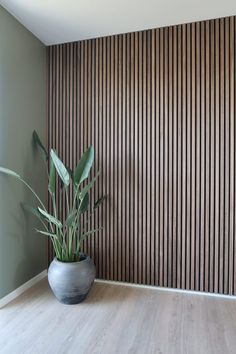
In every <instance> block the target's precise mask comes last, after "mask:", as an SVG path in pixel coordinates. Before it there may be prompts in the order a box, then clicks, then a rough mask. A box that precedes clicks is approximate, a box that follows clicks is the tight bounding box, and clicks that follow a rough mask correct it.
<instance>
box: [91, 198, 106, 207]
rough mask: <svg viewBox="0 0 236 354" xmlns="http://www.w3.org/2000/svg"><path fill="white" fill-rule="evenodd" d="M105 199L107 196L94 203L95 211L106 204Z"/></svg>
mask: <svg viewBox="0 0 236 354" xmlns="http://www.w3.org/2000/svg"><path fill="white" fill-rule="evenodd" d="M105 199H106V196H103V197H101V198H99V199H98V200H97V201H96V202H95V203H94V209H97V208H98V207H99V205H100V204H102V203H103V202H104V200H105Z"/></svg>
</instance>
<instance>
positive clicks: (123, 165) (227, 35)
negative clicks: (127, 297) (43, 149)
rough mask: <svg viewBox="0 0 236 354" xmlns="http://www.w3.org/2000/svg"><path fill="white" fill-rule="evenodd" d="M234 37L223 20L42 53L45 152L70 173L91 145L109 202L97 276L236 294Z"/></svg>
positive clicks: (230, 22) (88, 245) (97, 250)
mask: <svg viewBox="0 0 236 354" xmlns="http://www.w3.org/2000/svg"><path fill="white" fill-rule="evenodd" d="M235 38H236V37H235V17H230V18H224V19H217V20H212V21H205V22H198V23H192V24H186V25H180V26H173V27H167V28H160V29H155V30H150V31H143V32H136V33H129V34H124V35H117V36H112V37H106V38H99V39H92V40H87V41H81V42H75V43H69V44H63V45H57V46H52V47H49V48H48V78H49V80H48V128H49V132H48V141H49V147H54V148H55V149H56V150H57V151H58V153H59V155H60V156H61V157H62V158H63V159H64V161H65V162H66V163H67V164H68V165H69V166H70V167H71V168H74V167H75V165H76V163H77V162H78V160H79V158H80V156H81V154H82V152H83V151H84V150H85V149H86V147H88V146H89V145H90V144H93V145H94V147H95V151H96V159H95V165H94V171H95V170H100V171H101V173H102V176H101V177H100V179H99V181H98V183H97V185H96V188H95V192H94V194H93V195H92V196H91V198H92V199H93V200H94V199H95V198H96V197H98V196H100V195H101V194H107V195H108V200H107V202H106V203H105V204H104V206H103V207H102V208H101V209H100V211H99V212H98V214H97V215H96V216H95V217H94V219H93V220H92V224H97V223H98V222H100V223H102V224H103V226H104V230H103V231H102V232H100V233H99V234H98V235H96V236H95V237H94V238H91V239H89V240H88V241H87V242H85V245H84V249H85V251H86V252H88V253H89V254H90V255H91V256H92V257H93V258H94V260H95V263H96V265H97V275H98V277H99V278H104V279H112V280H118V281H120V280H122V281H127V282H135V283H142V284H152V285H160V286H168V287H173V288H181V289H192V290H201V291H210V292H216V293H224V294H236V277H235V266H236V259H235V258H236V253H235V168H236V161H235V159H236V153H235V134H236V125H235V104H236V98H235V93H236V90H235V83H236V80H235V69H236V67H235V66H236V63H235V58H236V56H235V48H236V47H235ZM94 171H93V173H94ZM63 205H64V204H63V200H62V201H61V202H60V208H61V210H63ZM63 213H64V211H63ZM50 254H51V256H52V252H50Z"/></svg>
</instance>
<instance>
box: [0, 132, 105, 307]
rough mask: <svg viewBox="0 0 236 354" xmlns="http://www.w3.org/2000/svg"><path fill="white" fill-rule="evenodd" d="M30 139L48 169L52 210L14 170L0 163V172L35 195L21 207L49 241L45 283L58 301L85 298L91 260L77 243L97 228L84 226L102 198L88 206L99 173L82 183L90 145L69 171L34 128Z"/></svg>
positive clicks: (90, 281)
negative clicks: (61, 202) (61, 203)
mask: <svg viewBox="0 0 236 354" xmlns="http://www.w3.org/2000/svg"><path fill="white" fill-rule="evenodd" d="M33 141H34V143H35V144H36V146H37V147H38V148H39V150H40V152H41V156H42V158H43V160H44V162H46V166H47V169H48V191H49V194H50V197H51V201H52V210H53V212H52V213H49V212H48V210H47V208H46V207H45V205H44V204H43V202H42V200H41V199H40V197H39V196H38V195H37V194H36V192H35V191H34V190H33V188H32V187H31V186H30V185H29V184H28V183H27V182H26V181H25V180H24V179H23V178H22V177H21V176H20V175H19V174H18V173H16V172H14V171H12V170H9V169H7V168H4V167H0V172H1V173H4V174H7V175H9V176H12V177H15V178H17V179H18V180H19V181H21V182H22V183H24V184H25V186H26V187H27V188H28V189H29V190H30V191H31V192H32V193H33V195H34V197H35V198H36V200H37V202H38V207H37V208H34V207H32V206H29V205H26V204H23V207H24V208H25V209H26V210H27V211H29V212H31V213H32V214H34V216H36V217H37V218H38V219H39V220H40V222H41V224H42V227H43V229H42V230H38V229H36V231H37V232H38V233H40V234H42V235H44V236H47V237H48V238H49V239H50V241H51V242H52V245H53V249H54V252H55V258H54V260H53V261H52V262H51V264H50V266H49V269H48V281H49V284H50V286H51V289H52V291H53V293H54V294H55V296H56V298H57V299H58V300H59V301H60V302H62V303H65V304H76V303H79V302H81V301H83V300H84V299H85V298H86V296H87V294H88V292H89V290H90V288H91V286H92V284H93V282H94V278H95V266H94V262H93V260H92V259H91V258H90V257H89V256H88V255H86V254H84V253H82V252H81V243H82V241H83V240H84V239H85V238H87V237H88V236H90V235H92V234H94V233H95V232H96V231H98V230H100V229H101V228H98V229H93V230H87V229H86V226H88V220H89V218H90V217H91V216H92V214H93V213H94V211H95V210H96V209H97V208H98V207H99V205H100V204H101V203H102V202H103V200H104V199H105V198H104V197H101V198H99V199H98V200H97V201H96V203H95V204H94V205H93V206H92V207H91V206H90V203H89V191H90V189H91V188H92V187H93V185H94V183H95V181H96V178H97V176H98V174H99V173H97V174H96V176H95V177H94V178H93V179H92V180H91V181H90V182H88V183H87V184H86V181H87V180H88V177H89V173H90V170H91V167H92V164H93V159H94V149H93V147H92V146H90V147H89V148H88V149H87V151H86V152H85V153H84V154H83V156H82V158H81V160H80V162H79V164H78V166H77V167H76V169H75V170H74V172H72V171H71V170H70V169H69V168H67V167H66V166H65V165H64V164H63V162H62V161H61V160H60V159H59V157H58V156H57V154H56V152H55V151H54V150H53V149H51V151H50V154H49V153H48V152H47V150H46V149H45V147H44V146H43V144H42V142H41V140H40V138H39V136H38V134H37V133H36V132H35V131H34V132H33ZM57 175H58V178H59V180H60V182H61V188H60V193H64V194H65V200H66V211H67V216H66V218H65V220H60V219H59V216H58V205H57V200H58V196H57V195H56V194H57V192H56V189H57V188H56V185H57ZM69 192H70V193H69ZM70 196H72V197H71V198H70ZM84 213H87V221H86V222H85V224H84V229H83V228H82V223H81V217H82V215H83V214H84Z"/></svg>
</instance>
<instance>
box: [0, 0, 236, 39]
mask: <svg viewBox="0 0 236 354" xmlns="http://www.w3.org/2000/svg"><path fill="white" fill-rule="evenodd" d="M0 4H1V5H2V6H3V7H4V8H5V9H7V10H8V11H9V12H10V13H11V14H12V15H14V16H15V17H16V18H17V19H18V20H19V21H20V22H21V23H22V24H23V25H24V26H25V27H26V28H28V29H29V30H30V31H31V32H32V33H33V34H34V35H35V36H36V37H38V38H39V39H40V40H41V41H42V42H43V43H45V44H47V45H50V44H56V43H65V42H72V41H77V40H81V39H87V38H95V37H101V36H107V35H111V34H118V33H126V32H132V31H137V30H144V29H149V28H156V27H161V26H167V25H174V24H180V23H186V22H193V21H199V20H206V19H212V18H218V17H223V16H229V15H236V0H0Z"/></svg>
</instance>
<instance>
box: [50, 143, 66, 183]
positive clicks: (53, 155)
mask: <svg viewBox="0 0 236 354" xmlns="http://www.w3.org/2000/svg"><path fill="white" fill-rule="evenodd" d="M51 158H52V161H53V163H54V166H55V168H56V170H57V173H58V175H59V176H60V178H61V180H62V182H63V183H64V185H65V186H69V184H70V175H69V173H68V171H67V169H66V167H65V165H64V164H63V162H62V161H61V160H60V159H59V157H58V156H57V154H56V153H55V151H54V150H51Z"/></svg>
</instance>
